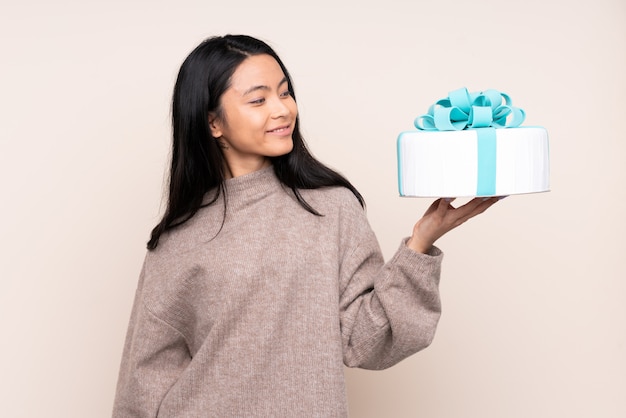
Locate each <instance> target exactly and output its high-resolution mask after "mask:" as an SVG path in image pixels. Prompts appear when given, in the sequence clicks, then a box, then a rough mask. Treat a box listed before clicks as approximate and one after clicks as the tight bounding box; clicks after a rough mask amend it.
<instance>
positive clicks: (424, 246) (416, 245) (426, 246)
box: [406, 236, 433, 254]
mask: <svg viewBox="0 0 626 418" xmlns="http://www.w3.org/2000/svg"><path fill="white" fill-rule="evenodd" d="M406 246H407V247H409V248H410V249H411V250H413V251H415V252H418V253H422V254H428V253H429V251H430V249H431V248H432V246H433V245H432V243H426V242H423V241H422V240H420V239H419V238H416V237H415V236H411V237H410V238H409V239H408V240H407V242H406Z"/></svg>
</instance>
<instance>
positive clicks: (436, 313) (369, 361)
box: [340, 211, 443, 369]
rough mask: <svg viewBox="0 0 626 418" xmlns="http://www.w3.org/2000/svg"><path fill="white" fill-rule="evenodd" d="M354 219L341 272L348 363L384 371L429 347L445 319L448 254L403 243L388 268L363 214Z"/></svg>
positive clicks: (342, 310) (343, 338)
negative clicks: (443, 274)
mask: <svg viewBox="0 0 626 418" xmlns="http://www.w3.org/2000/svg"><path fill="white" fill-rule="evenodd" d="M353 219H354V221H352V222H350V225H349V227H348V228H349V229H351V231H344V234H347V235H346V236H347V237H349V238H348V239H347V240H344V241H345V242H344V245H346V246H347V247H348V250H347V251H345V252H344V254H345V255H344V259H343V261H342V263H341V268H340V276H341V277H340V283H341V284H342V287H341V289H340V290H341V294H340V316H341V330H342V343H343V352H344V363H345V364H346V366H349V367H360V368H364V369H385V368H388V367H391V366H393V365H395V364H397V363H398V362H400V361H401V360H403V359H405V358H407V357H408V356H410V355H412V354H414V353H416V352H418V351H420V350H422V349H424V348H426V347H427V346H428V345H430V343H431V341H432V339H433V337H434V334H435V330H436V327H437V323H438V321H439V317H440V314H441V304H440V298H439V288H438V287H439V277H440V271H441V261H442V258H443V254H442V252H441V251H440V250H439V249H438V248H436V247H433V249H432V250H431V252H430V254H420V253H417V252H415V251H413V250H411V249H410V248H408V247H407V246H406V244H405V243H406V240H407V239H404V240H402V242H401V244H400V247H399V249H398V250H397V252H396V253H395V255H394V256H393V257H392V258H391V260H389V261H388V262H387V263H384V260H383V257H382V254H381V251H380V248H379V245H378V241H377V240H376V237H375V236H374V233H373V231H372V230H371V228H370V226H369V224H368V223H367V220H366V219H365V215H364V213H362V211H361V214H354V216H353Z"/></svg>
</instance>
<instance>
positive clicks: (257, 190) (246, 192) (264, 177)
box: [225, 165, 281, 202]
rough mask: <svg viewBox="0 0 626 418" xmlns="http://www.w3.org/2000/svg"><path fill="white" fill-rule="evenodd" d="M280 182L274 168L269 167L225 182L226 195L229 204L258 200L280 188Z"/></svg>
mask: <svg viewBox="0 0 626 418" xmlns="http://www.w3.org/2000/svg"><path fill="white" fill-rule="evenodd" d="M280 185H281V183H280V180H278V178H277V177H276V174H275V173H274V167H273V166H271V165H270V166H269V167H265V168H262V169H260V170H257V171H253V172H252V173H248V174H244V175H242V176H237V177H233V178H231V179H228V180H226V182H225V187H226V194H227V195H228V200H229V202H234V201H237V200H239V199H244V200H248V199H259V198H262V197H264V196H266V195H268V194H270V193H272V192H274V191H276V190H277V188H280Z"/></svg>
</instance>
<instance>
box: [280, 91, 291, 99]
mask: <svg viewBox="0 0 626 418" xmlns="http://www.w3.org/2000/svg"><path fill="white" fill-rule="evenodd" d="M289 96H291V92H290V91H289V90H286V91H284V92H282V93H281V94H280V97H289Z"/></svg>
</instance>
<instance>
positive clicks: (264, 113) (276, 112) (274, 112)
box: [209, 54, 298, 176]
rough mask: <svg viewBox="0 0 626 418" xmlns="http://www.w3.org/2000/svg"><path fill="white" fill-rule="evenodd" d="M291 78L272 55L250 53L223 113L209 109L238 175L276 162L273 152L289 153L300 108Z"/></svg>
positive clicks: (235, 76) (231, 168)
mask: <svg viewBox="0 0 626 418" xmlns="http://www.w3.org/2000/svg"><path fill="white" fill-rule="evenodd" d="M288 87H289V86H288V84H287V78H286V77H285V74H284V73H283V71H282V70H281V68H280V66H279V65H278V62H276V60H275V59H274V58H273V57H271V56H270V55H265V54H263V55H254V56H251V57H248V58H246V59H245V60H244V61H243V62H242V63H241V64H240V65H239V67H237V69H236V70H235V72H234V73H233V76H232V77H231V86H230V87H229V88H228V89H227V90H226V91H225V92H224V94H223V95H222V98H221V107H222V110H223V113H222V115H223V118H221V119H218V118H216V117H215V115H209V124H210V127H211V133H212V134H213V136H214V137H215V138H217V139H218V141H220V143H222V145H223V152H224V157H225V159H226V162H227V164H228V167H227V168H228V170H229V171H230V174H231V175H232V176H238V175H242V174H247V173H250V172H252V171H256V170H258V169H261V168H263V167H267V166H268V165H269V164H270V161H269V159H268V157H276V156H280V155H284V154H287V153H288V152H290V151H291V150H292V148H293V140H292V134H293V130H294V126H295V123H296V116H297V114H298V108H297V106H296V102H295V100H294V99H293V97H291V94H290V93H289V90H288Z"/></svg>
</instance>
